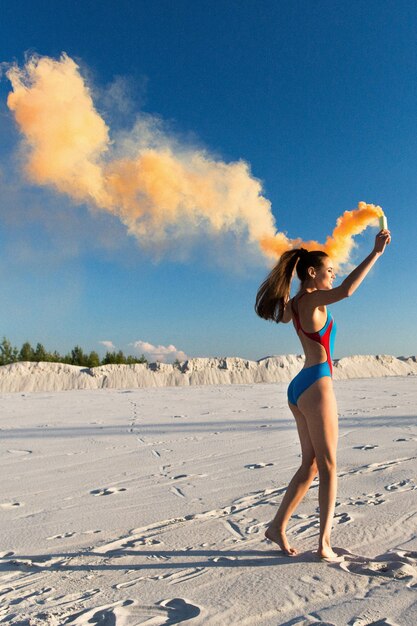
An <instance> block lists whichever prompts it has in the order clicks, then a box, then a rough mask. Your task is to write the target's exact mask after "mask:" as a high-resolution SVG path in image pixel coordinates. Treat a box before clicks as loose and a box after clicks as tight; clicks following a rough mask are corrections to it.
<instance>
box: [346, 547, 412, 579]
mask: <svg viewBox="0 0 417 626" xmlns="http://www.w3.org/2000/svg"><path fill="white" fill-rule="evenodd" d="M416 556H417V553H415V552H405V551H402V550H398V551H396V552H395V551H393V552H386V553H385V554H381V555H379V556H377V557H376V558H375V559H366V558H365V557H362V556H356V555H353V554H352V555H351V554H349V553H348V554H346V556H345V560H344V561H343V562H342V563H340V567H341V568H342V569H344V570H345V571H346V572H351V573H353V574H361V575H363V576H384V577H387V578H395V579H396V580H415V579H417V560H416Z"/></svg>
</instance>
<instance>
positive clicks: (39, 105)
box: [7, 54, 382, 265]
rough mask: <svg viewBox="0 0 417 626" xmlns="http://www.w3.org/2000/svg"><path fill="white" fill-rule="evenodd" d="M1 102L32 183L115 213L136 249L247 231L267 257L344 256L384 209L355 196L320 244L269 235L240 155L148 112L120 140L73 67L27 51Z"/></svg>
mask: <svg viewBox="0 0 417 626" xmlns="http://www.w3.org/2000/svg"><path fill="white" fill-rule="evenodd" d="M7 76H8V78H9V80H10V82H11V84H12V88H13V91H12V92H11V93H10V94H9V96H8V100H7V104H8V106H9V108H10V110H11V111H13V113H14V115H15V119H16V122H17V124H18V125H19V128H20V130H21V132H22V134H23V136H24V142H23V145H24V149H25V167H26V172H27V175H28V177H29V178H30V180H32V181H33V182H35V183H37V184H40V185H48V186H51V187H53V188H55V189H56V190H58V191H60V192H62V193H65V194H68V195H69V196H70V197H71V198H72V199H73V200H74V201H76V202H86V203H88V204H89V205H91V206H94V207H96V208H98V209H101V210H103V211H107V212H109V213H111V214H114V215H116V216H118V217H119V219H120V220H122V222H123V223H124V224H125V225H126V226H127V228H128V230H129V232H130V233H132V234H133V235H135V237H137V239H138V240H139V242H140V243H141V244H142V245H144V246H149V245H151V244H153V245H155V244H163V243H166V242H167V241H169V242H171V241H173V240H175V239H178V240H181V239H182V240H184V239H186V238H187V237H190V236H191V235H192V234H193V233H195V232H196V231H201V230H203V231H205V232H208V233H214V234H216V233H222V232H225V231H232V232H234V233H236V234H237V235H242V234H244V235H246V236H247V239H248V241H249V242H251V243H252V242H256V243H258V244H259V245H260V247H261V249H262V251H263V252H264V254H265V255H266V256H269V257H272V258H276V257H277V256H279V255H280V254H282V252H284V251H285V250H288V249H291V248H293V247H297V246H299V245H301V244H302V245H303V246H305V247H306V248H309V249H312V248H319V249H325V250H326V251H327V252H328V253H329V254H331V255H332V257H333V259H334V262H335V265H338V264H340V263H344V262H346V261H347V260H348V258H349V253H350V251H351V249H352V247H353V245H354V242H353V236H354V235H355V234H358V233H359V232H361V231H362V230H364V228H366V227H367V226H368V225H369V224H372V223H373V222H374V220H375V218H376V217H377V216H378V215H380V214H381V213H382V209H380V208H379V207H374V206H373V205H365V203H360V204H359V207H358V209H357V210H355V211H347V212H345V213H344V215H343V216H342V217H341V218H339V220H338V221H337V225H336V228H335V229H334V231H333V234H332V236H330V237H328V238H327V241H326V242H325V244H324V245H322V244H319V243H318V242H312V241H311V242H302V241H301V240H300V239H288V238H287V236H286V235H285V234H284V233H281V232H277V230H276V226H275V220H274V216H273V214H272V211H271V204H270V202H269V200H267V199H266V198H265V197H264V196H263V195H262V186H261V183H260V181H259V180H257V179H256V178H254V177H253V176H252V175H251V173H250V168H249V166H248V164H247V163H246V162H244V161H237V162H232V163H225V162H223V161H221V160H218V159H214V158H212V157H211V156H210V155H209V154H208V153H207V152H205V151H203V150H196V149H192V148H189V147H186V146H183V145H181V144H179V143H178V142H175V141H174V140H173V139H172V138H171V137H169V136H168V135H167V134H166V133H164V131H163V129H162V128H161V127H160V125H159V126H158V124H157V123H156V122H155V120H154V119H152V118H151V117H144V116H142V118H140V119H139V120H138V123H137V124H136V126H135V127H134V128H133V129H132V131H131V132H130V133H127V134H125V135H124V137H123V140H122V141H121V142H120V144H119V145H115V144H114V143H112V141H111V139H110V132H109V128H108V126H107V125H106V123H105V121H104V120H103V118H102V117H101V116H100V114H99V113H98V112H97V110H96V109H95V107H94V102H93V99H92V96H91V92H90V90H89V88H88V86H87V85H86V83H85V81H84V79H83V78H82V76H81V74H80V72H79V68H78V66H77V65H76V64H75V63H74V61H73V60H72V59H71V58H69V57H68V56H67V55H65V54H63V55H62V56H61V58H60V59H59V60H58V61H57V60H54V59H51V58H49V57H31V58H30V59H29V60H28V61H27V63H26V65H25V66H24V67H23V68H19V67H18V66H17V65H13V66H12V67H10V68H9V70H8V71H7Z"/></svg>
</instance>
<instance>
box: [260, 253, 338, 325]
mask: <svg viewBox="0 0 417 626" xmlns="http://www.w3.org/2000/svg"><path fill="white" fill-rule="evenodd" d="M326 256H327V254H326V253H325V252H322V251H320V250H317V251H312V252H308V250H306V249H305V248H296V249H295V250H288V251H287V252H284V254H283V255H282V256H281V258H280V259H279V261H278V263H277V264H276V265H275V267H273V268H272V270H271V272H270V273H269V274H268V276H267V277H266V279H265V280H264V282H263V283H262V285H261V286H260V287H259V289H258V293H257V294H256V302H255V311H256V313H257V315H259V317H262V318H263V319H265V320H271V321H273V322H276V323H277V324H278V322H280V321H281V320H282V316H283V315H284V308H285V306H286V304H287V302H288V300H289V299H290V289H291V280H292V277H293V274H294V269H295V268H296V269H297V276H298V278H299V279H300V280H301V282H304V281H305V280H306V278H307V270H308V268H309V267H314V268H316V269H318V268H319V267H320V266H321V265H322V262H323V257H326Z"/></svg>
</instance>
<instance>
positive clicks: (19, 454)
mask: <svg viewBox="0 0 417 626" xmlns="http://www.w3.org/2000/svg"><path fill="white" fill-rule="evenodd" d="M7 452H8V453H9V454H15V455H16V456H26V454H32V450H15V449H14V448H12V449H11V450H7Z"/></svg>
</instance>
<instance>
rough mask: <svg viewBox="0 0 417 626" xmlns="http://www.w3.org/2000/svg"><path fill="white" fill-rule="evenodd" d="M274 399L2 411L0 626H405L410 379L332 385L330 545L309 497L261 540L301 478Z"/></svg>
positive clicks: (412, 452)
mask: <svg viewBox="0 0 417 626" xmlns="http://www.w3.org/2000/svg"><path fill="white" fill-rule="evenodd" d="M286 387H287V385H286V384H285V383H278V384H270V385H267V384H259V385H231V386H230V385H229V386H223V387H220V386H211V387H210V386H206V387H199V386H195V387H186V388H184V387H176V388H165V389H164V388H160V389H157V388H147V389H135V390H132V391H129V390H85V391H68V392H59V393H57V392H54V393H22V394H3V395H1V396H0V405H1V411H0V428H1V430H0V436H1V437H0V439H1V443H0V463H1V475H2V488H3V493H2V496H1V500H0V519H1V523H0V529H1V535H0V536H1V545H0V557H1V558H0V600H1V604H0V622H2V623H6V624H15V625H16V624H19V625H20V626H23V625H28V626H29V625H38V624H39V625H40V624H42V625H44V624H45V625H61V624H73V625H74V626H77V625H78V626H81V625H87V624H101V625H105V626H110V625H117V626H134V625H136V624H147V625H148V626H149V625H153V626H158V625H162V624H183V623H187V624H188V623H189V624H190V626H191V624H193V626H198V625H201V624H207V625H209V626H211V625H213V626H217V625H218V626H225V625H228V624H233V625H239V626H278V625H287V626H289V625H299V626H307V625H311V624H322V625H323V624H325V625H327V626H330V625H334V626H344V625H347V626H365V625H374V626H380V625H381V626H382V625H391V626H394V625H395V626H415V624H416V623H417V606H416V589H417V524H416V522H417V484H416V475H417V473H416V466H417V463H416V454H417V453H416V441H417V420H416V405H417V402H416V400H417V379H416V378H415V377H410V376H408V377H403V378H401V377H399V378H379V379H362V380H348V381H335V389H336V395H337V398H338V403H339V414H340V440H339V459H338V475H339V491H338V498H337V506H336V515H335V520H334V531H333V545H334V547H335V548H336V549H337V550H338V551H339V552H341V553H342V554H343V555H344V558H343V560H342V561H341V562H339V563H332V564H330V563H325V562H322V561H319V560H318V559H317V557H316V556H315V554H314V551H315V549H316V547H317V538H318V510H317V495H318V489H317V482H315V483H313V485H312V487H311V488H310V491H309V492H308V494H307V496H306V498H305V500H304V501H303V503H302V504H301V506H300V507H299V509H298V511H297V513H296V514H295V516H294V517H293V518H292V520H291V522H290V525H289V538H290V541H291V542H292V543H293V544H294V545H295V546H296V547H297V548H298V549H299V551H300V554H299V555H298V556H297V557H295V558H289V557H285V556H282V554H281V553H280V551H279V550H275V549H273V548H272V544H270V543H268V542H266V541H265V540H264V538H263V531H264V528H265V526H266V524H267V522H268V521H269V520H270V519H271V517H272V516H273V514H274V512H275V510H276V507H277V505H278V504H279V502H280V500H281V497H282V494H283V492H284V491H285V488H286V485H287V483H288V481H289V479H290V478H291V476H292V474H293V473H294V471H295V470H296V468H297V467H298V465H299V462H300V449H299V443H298V439H297V433H296V429H295V424H294V421H293V419H292V416H291V413H290V411H289V409H288V407H287V405H286Z"/></svg>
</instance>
